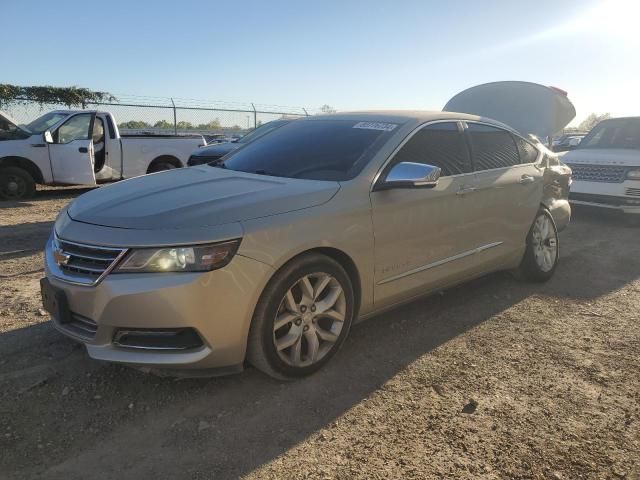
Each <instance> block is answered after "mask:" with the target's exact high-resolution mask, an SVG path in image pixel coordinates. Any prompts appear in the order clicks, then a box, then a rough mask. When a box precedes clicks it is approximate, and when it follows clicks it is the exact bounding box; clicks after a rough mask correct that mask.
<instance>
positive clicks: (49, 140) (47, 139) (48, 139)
mask: <svg viewBox="0 0 640 480" xmlns="http://www.w3.org/2000/svg"><path fill="white" fill-rule="evenodd" d="M42 139H43V140H44V143H53V135H51V131H49V130H45V131H44V133H43V134H42Z"/></svg>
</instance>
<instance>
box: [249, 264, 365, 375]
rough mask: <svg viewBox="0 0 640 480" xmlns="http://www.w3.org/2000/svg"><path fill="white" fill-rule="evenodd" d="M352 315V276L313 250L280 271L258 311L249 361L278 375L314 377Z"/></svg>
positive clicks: (344, 332)
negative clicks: (311, 375) (312, 375)
mask: <svg viewBox="0 0 640 480" xmlns="http://www.w3.org/2000/svg"><path fill="white" fill-rule="evenodd" d="M353 316H354V291H353V286H352V284H351V280H350V279H349V276H348V275H347V273H346V272H345V270H344V268H342V266H341V265H340V264H339V263H338V262H336V261H335V260H333V259H331V258H329V257H327V256H325V255H321V254H317V253H313V254H309V255H304V256H302V257H300V258H297V259H295V260H293V261H292V262H290V263H289V264H287V265H285V266H284V267H283V268H282V269H281V270H280V271H278V272H277V273H276V275H275V276H274V277H273V279H272V280H271V281H270V282H269V284H268V285H267V287H266V288H265V290H264V292H263V293H262V296H261V297H260V300H259V301H258V304H257V306H256V311H255V313H254V317H253V321H252V324H251V329H250V332H249V339H248V345H247V348H248V350H247V359H248V361H249V363H251V364H252V365H253V366H254V367H256V368H257V369H259V370H262V371H263V372H264V373H266V374H268V375H270V376H272V377H275V378H279V379H291V378H296V377H303V376H306V375H310V374H312V373H313V372H315V371H317V370H318V369H320V368H321V367H322V366H323V365H324V364H326V363H327V362H328V361H329V360H330V359H331V357H333V356H334V355H335V353H336V352H337V351H338V349H339V348H340V346H341V345H342V343H343V342H344V340H345V338H346V337H347V334H348V333H349V329H350V327H351V322H352V320H353Z"/></svg>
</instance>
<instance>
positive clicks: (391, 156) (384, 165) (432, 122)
mask: <svg viewBox="0 0 640 480" xmlns="http://www.w3.org/2000/svg"><path fill="white" fill-rule="evenodd" d="M462 122H463V120H460V119H457V118H449V119H446V120H429V121H427V122H424V123H421V124H419V125H417V126H416V128H414V129H413V130H412V131H411V132H409V134H408V135H407V136H406V137H404V139H403V140H402V142H400V143H399V144H398V146H397V147H396V148H394V149H393V152H391V153H390V154H389V156H388V157H387V159H386V160H385V161H384V162H383V163H382V166H381V167H380V168H379V169H378V172H377V173H376V174H375V176H374V177H373V182H372V183H371V186H370V188H369V192H370V193H373V192H374V191H375V190H374V187H375V186H376V185H377V183H378V180H380V176H381V175H382V172H384V170H385V168H387V166H388V165H389V164H390V163H391V162H392V161H393V159H394V158H395V156H396V155H397V154H398V152H399V151H400V150H401V149H402V147H404V146H405V145H406V144H407V142H409V140H411V139H412V138H413V136H414V135H416V134H417V133H418V132H419V131H420V130H422V129H423V128H426V127H428V126H430V125H435V124H438V123H455V124H457V125H458V131H459V132H460V133H461V134H464V132H463V131H461V127H462ZM465 147H466V148H467V150H468V147H467V146H466V145H465ZM469 155H471V152H469ZM469 160H471V157H469ZM471 167H472V168H473V161H472V162H471ZM474 173H475V172H473V171H471V172H469V173H458V174H456V175H443V176H441V177H440V178H456V177H463V176H466V175H473V174H474Z"/></svg>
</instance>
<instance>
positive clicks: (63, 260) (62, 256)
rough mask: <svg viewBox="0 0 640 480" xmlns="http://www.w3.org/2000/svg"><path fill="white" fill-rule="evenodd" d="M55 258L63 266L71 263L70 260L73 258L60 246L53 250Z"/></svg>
mask: <svg viewBox="0 0 640 480" xmlns="http://www.w3.org/2000/svg"><path fill="white" fill-rule="evenodd" d="M53 259H54V260H55V261H56V263H57V264H58V265H60V266H62V265H66V264H67V263H69V260H70V259H71V255H69V254H66V253H64V252H63V251H62V250H60V249H59V248H56V249H55V250H54V251H53Z"/></svg>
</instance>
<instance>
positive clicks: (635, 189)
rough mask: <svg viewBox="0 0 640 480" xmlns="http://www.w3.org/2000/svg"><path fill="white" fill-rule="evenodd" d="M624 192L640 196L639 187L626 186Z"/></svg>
mask: <svg viewBox="0 0 640 480" xmlns="http://www.w3.org/2000/svg"><path fill="white" fill-rule="evenodd" d="M624 194H625V195H628V196H630V197H640V188H631V187H629V188H626V189H625V191H624Z"/></svg>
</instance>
